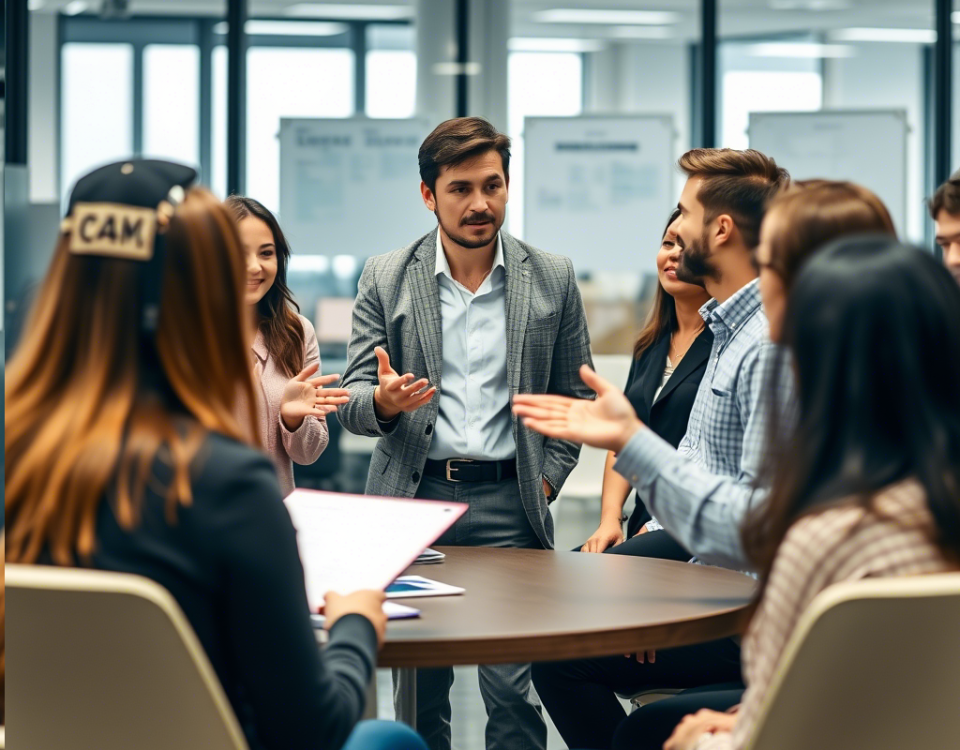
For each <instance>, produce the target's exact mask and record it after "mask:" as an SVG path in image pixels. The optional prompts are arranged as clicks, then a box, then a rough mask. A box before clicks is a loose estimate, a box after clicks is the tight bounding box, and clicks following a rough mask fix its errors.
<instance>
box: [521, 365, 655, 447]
mask: <svg viewBox="0 0 960 750" xmlns="http://www.w3.org/2000/svg"><path fill="white" fill-rule="evenodd" d="M580 377H581V378H583V382H584V383H586V384H587V385H588V386H589V387H590V388H591V389H593V390H594V391H596V393H597V398H596V399H595V400H593V401H588V400H586V399H579V398H570V397H568V396H553V395H549V394H543V395H536V394H532V393H525V394H518V395H516V396H514V398H513V412H514V414H516V415H517V416H518V417H520V418H521V419H522V420H523V423H524V424H525V425H526V426H527V427H529V428H530V429H531V430H534V431H535V432H539V433H540V434H541V435H546V436H547V437H550V438H558V439H560V440H572V441H573V442H575V443H585V444H586V445H592V446H593V447H595V448H604V449H606V450H610V451H614V452H615V453H617V452H619V451H620V450H621V449H622V448H623V446H624V445H626V444H627V441H628V440H629V439H630V438H631V437H632V436H633V434H634V433H635V432H636V431H637V430H638V429H640V428H641V427H642V426H643V423H642V422H641V421H640V420H639V419H637V415H636V412H634V410H633V407H632V406H631V405H630V402H629V401H628V400H627V397H626V396H624V395H623V393H622V392H621V391H620V390H619V389H618V388H617V387H616V386H614V385H612V384H611V383H608V382H607V381H606V380H604V379H603V378H601V377H600V376H599V375H597V373H595V372H594V371H593V370H592V369H590V368H589V367H588V366H587V365H583V367H581V368H580Z"/></svg>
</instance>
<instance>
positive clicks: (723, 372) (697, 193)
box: [514, 149, 789, 748]
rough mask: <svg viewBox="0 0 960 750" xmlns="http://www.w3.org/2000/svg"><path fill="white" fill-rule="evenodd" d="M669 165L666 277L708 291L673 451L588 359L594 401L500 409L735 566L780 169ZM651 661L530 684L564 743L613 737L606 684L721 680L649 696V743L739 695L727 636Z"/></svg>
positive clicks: (722, 159) (692, 543)
mask: <svg viewBox="0 0 960 750" xmlns="http://www.w3.org/2000/svg"><path fill="white" fill-rule="evenodd" d="M679 166H680V168H681V169H682V170H683V172H684V173H685V174H686V175H687V182H686V185H685V187H684V189H683V193H682V194H681V196H680V203H679V208H680V220H679V224H678V226H677V244H678V245H679V246H680V247H681V249H682V255H681V260H680V265H679V267H678V268H677V278H679V279H681V280H682V281H686V282H690V283H696V284H701V285H703V286H704V288H705V289H706V290H707V292H708V293H709V294H710V295H711V296H712V297H713V299H711V300H710V301H709V302H708V303H707V304H706V305H704V306H703V308H702V309H701V311H700V312H701V315H702V316H703V319H704V321H705V323H706V325H708V326H710V329H711V331H712V332H713V335H714V341H713V348H712V350H711V354H710V360H709V362H708V365H707V370H706V372H705V374H704V376H703V380H702V381H701V383H700V389H699V391H698V392H697V398H696V400H695V401H694V404H693V409H692V410H691V413H690V422H689V424H688V426H687V432H686V435H685V436H684V438H683V440H682V441H681V442H680V445H679V447H678V448H677V449H676V450H674V448H673V447H672V446H671V445H670V444H669V443H667V442H666V441H664V440H663V439H662V438H660V437H659V436H657V435H656V434H655V433H654V432H653V431H652V430H650V429H647V428H646V427H645V426H644V425H642V424H641V423H640V422H639V421H638V420H637V418H636V414H635V413H634V412H633V409H632V407H631V406H630V404H629V402H628V401H627V400H626V398H625V397H624V396H623V394H622V393H620V391H619V389H616V388H614V387H613V386H611V385H610V384H609V383H606V381H603V380H602V379H601V378H599V377H597V375H596V374H595V373H594V372H593V371H592V370H590V369H589V368H582V369H581V373H582V375H583V378H584V382H585V383H586V384H587V385H589V386H590V387H591V388H593V389H594V390H595V391H596V392H597V395H598V399H597V400H596V401H593V402H586V401H580V402H578V401H576V400H574V399H569V398H564V397H561V396H550V395H542V396H533V395H518V396H516V397H515V398H514V412H515V413H516V414H517V415H518V416H520V417H522V418H523V420H524V424H525V425H526V426H527V427H530V428H532V429H533V430H536V431H538V432H541V433H542V434H544V435H547V436H549V437H554V438H562V437H566V438H567V439H571V438H572V439H576V440H579V441H581V442H584V443H587V444H589V445H594V446H596V447H600V448H606V449H608V450H612V451H614V452H616V453H617V454H618V458H617V462H616V464H615V465H614V468H615V469H616V470H617V471H618V472H619V473H620V474H622V475H623V476H625V477H626V478H627V479H628V480H630V483H631V484H632V485H633V486H634V487H635V488H636V489H637V493H638V496H639V497H640V498H642V499H643V501H644V502H645V503H646V505H647V508H648V510H649V511H650V512H651V513H652V514H653V515H654V517H655V518H656V519H657V520H658V521H659V524H661V525H662V527H663V528H664V529H666V531H667V532H669V533H670V534H671V536H673V537H674V538H675V539H676V540H677V541H678V542H680V544H682V545H683V546H684V547H686V549H688V550H689V551H690V552H691V553H692V554H693V555H696V556H697V557H698V558H699V559H700V560H701V561H703V562H706V563H710V564H715V565H722V566H724V567H729V568H734V569H744V568H746V567H748V563H747V562H746V560H745V557H744V554H743V550H742V546H741V543H740V525H741V521H742V520H743V517H744V515H745V514H746V512H747V510H748V509H749V507H750V505H751V503H752V502H755V501H756V499H757V497H756V495H757V494H758V493H757V491H756V489H755V486H754V485H755V480H756V479H757V476H758V474H759V472H760V468H761V465H762V460H763V445H764V439H765V431H766V414H767V413H768V411H767V406H768V404H767V403H766V397H765V396H764V380H765V374H766V372H767V371H768V369H767V365H768V363H769V362H770V361H771V359H772V355H773V353H774V345H773V344H772V343H771V342H770V339H769V335H768V329H767V319H766V317H765V316H764V314H763V310H762V309H761V300H760V290H759V286H758V281H757V267H756V263H755V260H754V257H753V253H754V250H755V249H756V246H757V245H758V243H759V234H760V223H761V221H762V219H763V214H764V211H765V207H766V205H767V203H768V202H769V200H770V199H771V198H772V197H773V196H774V195H775V194H776V193H777V192H779V191H780V190H781V189H782V188H783V187H785V186H786V185H787V184H788V181H789V176H788V175H787V173H786V171H785V170H783V169H781V168H780V167H778V166H777V164H776V163H775V162H774V161H773V159H770V158H769V157H767V156H765V155H764V154H761V153H759V152H758V151H735V150H733V149H694V150H692V151H689V152H687V153H686V154H684V155H683V156H682V157H681V158H680V162H679ZM588 403H589V404H590V406H589V408H586V409H585V407H586V405H587V404H588ZM624 404H625V405H626V407H625V410H623V407H624ZM581 412H582V413H581ZM597 417H599V418H597ZM761 494H762V493H761ZM656 533H663V532H656ZM644 543H645V540H644V538H643V536H638V537H634V539H632V540H629V541H627V542H625V543H624V544H622V545H620V546H619V547H617V548H616V549H615V550H612V551H613V552H615V553H625V554H630V552H629V548H630V547H631V546H643V544H644ZM653 656H654V655H653V654H648V655H647V658H646V659H644V655H642V654H637V658H636V659H624V658H623V657H610V658H606V659H587V660H578V661H573V662H559V663H547V664H538V665H534V675H533V677H534V684H535V686H536V688H537V692H538V693H539V694H540V697H541V699H542V700H543V703H544V706H545V707H546V708H547V710H548V711H549V713H550V715H551V717H552V718H553V719H554V722H555V723H556V725H557V728H558V729H559V730H560V734H561V735H562V736H563V738H564V740H565V741H566V742H567V744H568V745H569V746H570V747H590V748H607V747H610V746H611V745H612V744H613V739H614V734H615V732H616V729H617V726H618V725H619V724H620V722H621V721H622V720H623V718H624V716H625V714H624V712H623V708H622V707H621V705H620V703H619V701H618V700H617V697H616V694H615V693H620V694H630V693H635V692H639V691H641V690H644V689H647V688H649V687H674V688H684V689H685V688H692V687H696V686H699V685H706V684H716V683H731V688H732V689H731V690H729V691H727V693H728V694H727V695H726V704H725V705H722V706H721V705H717V704H710V705H707V704H705V703H703V702H702V700H703V698H702V697H700V696H699V695H698V694H697V693H691V694H688V695H680V696H677V697H675V698H672V699H670V700H669V701H661V702H659V703H657V704H654V705H655V706H657V707H661V708H659V709H658V712H659V713H661V714H662V715H663V717H662V718H663V720H662V722H657V723H656V724H662V727H660V726H658V725H656V726H651V725H649V724H648V725H647V726H649V728H650V735H651V736H650V737H648V738H645V744H644V745H643V747H647V746H649V747H658V748H659V747H662V745H663V742H664V741H665V740H666V739H667V737H668V736H669V735H670V733H671V731H672V730H673V728H674V727H676V724H677V723H678V722H679V720H680V719H681V718H683V716H685V715H686V714H689V713H693V712H695V711H696V710H698V709H700V708H711V709H713V710H716V711H724V710H726V709H727V708H729V707H730V706H732V705H735V704H736V703H737V702H739V697H740V693H741V692H742V685H741V684H739V683H740V670H739V646H738V644H736V643H734V642H732V641H730V640H729V639H724V640H722V641H716V642H713V643H708V644H701V645H698V646H690V647H685V648H678V649H671V650H669V651H664V652H662V653H659V654H656V656H655V660H654V659H653V658H651V657H653ZM643 662H646V663H643ZM714 695H717V694H716V693H714ZM698 701H701V702H698ZM661 735H662V736H661ZM646 739H649V741H650V742H649V745H648V744H646Z"/></svg>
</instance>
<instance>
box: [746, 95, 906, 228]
mask: <svg viewBox="0 0 960 750" xmlns="http://www.w3.org/2000/svg"><path fill="white" fill-rule="evenodd" d="M908 131H909V128H908V126H907V112H906V110H902V109H900V110H877V111H870V110H835V111H830V110H827V111H823V112H751V113H750V127H749V131H748V132H749V135H750V148H755V149H757V150H758V151H762V152H763V153H765V154H767V155H768V156H771V157H773V158H774V159H775V160H776V162H777V164H779V165H780V166H782V167H786V168H787V170H788V171H789V172H790V176H791V177H792V178H793V179H795V180H808V179H813V178H824V179H828V180H849V181H851V182H856V183H858V184H860V185H863V186H864V187H868V188H870V189H871V190H872V191H873V192H875V193H876V194H877V195H878V196H879V197H880V199H881V200H882V201H883V202H884V203H885V204H886V206H887V209H888V210H889V211H890V215H891V217H892V218H893V223H894V225H895V226H896V228H897V232H898V234H900V235H903V234H904V233H905V231H906V228H907V222H906V217H907V133H908Z"/></svg>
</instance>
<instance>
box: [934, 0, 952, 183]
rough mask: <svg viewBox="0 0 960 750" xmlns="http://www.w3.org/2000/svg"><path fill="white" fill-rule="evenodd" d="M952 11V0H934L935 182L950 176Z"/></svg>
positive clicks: (942, 180) (940, 181)
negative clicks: (935, 40) (935, 35)
mask: <svg viewBox="0 0 960 750" xmlns="http://www.w3.org/2000/svg"><path fill="white" fill-rule="evenodd" d="M952 12H953V2H952V0H936V17H935V18H936V27H937V43H936V47H935V48H934V73H933V78H934V81H933V85H934V92H935V94H934V95H935V98H934V113H935V114H934V120H935V122H934V148H933V150H934V156H933V158H934V166H933V179H934V183H936V184H937V185H939V184H941V183H943V182H946V180H947V178H948V177H950V159H951V158H952V154H951V153H950V137H951V135H952V134H951V120H952V115H953V112H952V111H951V106H952V101H951V100H952V95H953V92H952V87H951V78H952V77H953V21H952V19H951V14H952Z"/></svg>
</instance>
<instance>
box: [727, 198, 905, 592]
mask: <svg viewBox="0 0 960 750" xmlns="http://www.w3.org/2000/svg"><path fill="white" fill-rule="evenodd" d="M767 217H774V218H776V219H778V220H779V224H778V225H777V232H776V234H775V235H774V236H773V237H770V238H769V239H768V241H769V242H770V266H771V268H773V270H774V271H776V273H777V274H778V275H779V276H780V277H781V279H782V280H783V283H784V287H785V288H786V289H787V290H788V291H792V289H793V287H794V284H795V281H796V279H797V276H798V274H799V273H800V272H801V271H802V269H803V267H804V266H805V265H806V264H807V263H808V262H809V261H810V260H811V258H812V257H813V256H815V255H816V254H817V251H818V250H820V249H821V248H822V247H823V246H824V245H826V244H830V243H832V242H837V241H839V240H840V239H842V238H845V237H854V236H856V235H864V234H869V235H872V236H874V237H878V238H889V239H888V242H889V243H895V241H896V238H897V235H896V231H895V229H894V227H893V221H892V220H891V218H890V213H889V212H888V211H887V209H886V206H884V204H883V201H881V200H880V199H879V198H878V197H877V196H876V194H875V193H873V192H872V191H870V190H868V189H867V188H865V187H862V186H860V185H856V184H854V183H851V182H836V181H831V180H806V181H801V182H797V183H795V184H794V186H793V187H791V188H790V189H789V190H788V191H786V192H785V193H782V194H781V195H779V196H778V197H777V198H775V199H774V200H773V201H771V203H770V207H769V209H768V210H767ZM881 244H882V243H881ZM795 308H796V305H795V304H794V302H793V299H792V295H791V299H790V300H789V301H788V304H787V311H788V312H787V315H788V316H790V315H791V310H793V309H795ZM792 323H793V324H794V326H796V325H802V324H801V323H800V322H799V321H797V320H795V319H792ZM785 325H787V323H786V322H785ZM785 335H786V336H788V337H795V336H796V333H795V332H793V333H791V332H790V331H787V332H786V333H785ZM804 354H806V356H811V354H810V352H805V353H804ZM800 355H801V353H800V352H797V356H800ZM823 356H826V354H825V353H824V354H823ZM798 364H799V363H798ZM787 369H788V365H787V364H786V363H785V362H783V361H777V362H776V363H775V365H774V367H773V368H772V373H771V376H770V383H771V386H770V388H769V393H768V394H767V395H766V398H767V399H768V404H769V405H770V420H769V422H768V430H767V435H766V440H767V460H766V461H765V464H764V467H763V469H762V471H761V473H760V476H761V479H760V483H761V484H763V485H766V486H768V487H771V492H770V497H769V500H768V501H767V502H765V503H763V504H762V505H761V506H758V509H757V510H756V511H755V512H754V513H752V514H751V515H750V516H749V517H748V518H747V520H746V522H745V523H744V525H743V529H742V534H741V536H742V539H743V547H744V550H745V552H746V554H747V556H748V558H749V559H750V561H751V562H752V563H753V565H754V566H755V567H756V569H757V570H759V571H761V573H762V574H763V580H766V576H767V575H768V574H769V571H770V567H771V566H772V565H773V559H774V557H775V556H776V552H777V548H778V547H779V546H780V542H781V541H782V540H783V537H784V535H785V534H786V532H787V529H789V527H790V525H791V524H792V523H793V522H794V521H795V520H796V516H795V515H793V514H791V512H790V510H788V509H792V506H793V504H794V503H795V502H797V497H796V496H797V495H798V494H799V490H798V489H797V486H796V485H797V484H798V482H799V481H800V479H798V477H797V476H796V467H797V466H798V465H799V464H798V461H797V456H798V455H802V453H803V451H802V450H800V449H799V448H798V447H797V446H796V445H795V444H794V443H793V439H792V435H791V434H790V432H789V430H787V429H785V427H784V414H783V413H782V405H779V404H778V399H779V396H778V391H777V390H776V389H775V386H774V384H779V383H781V382H783V380H784V378H785V377H786V371H787ZM782 392H783V391H782V390H780V391H779V393H782Z"/></svg>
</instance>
